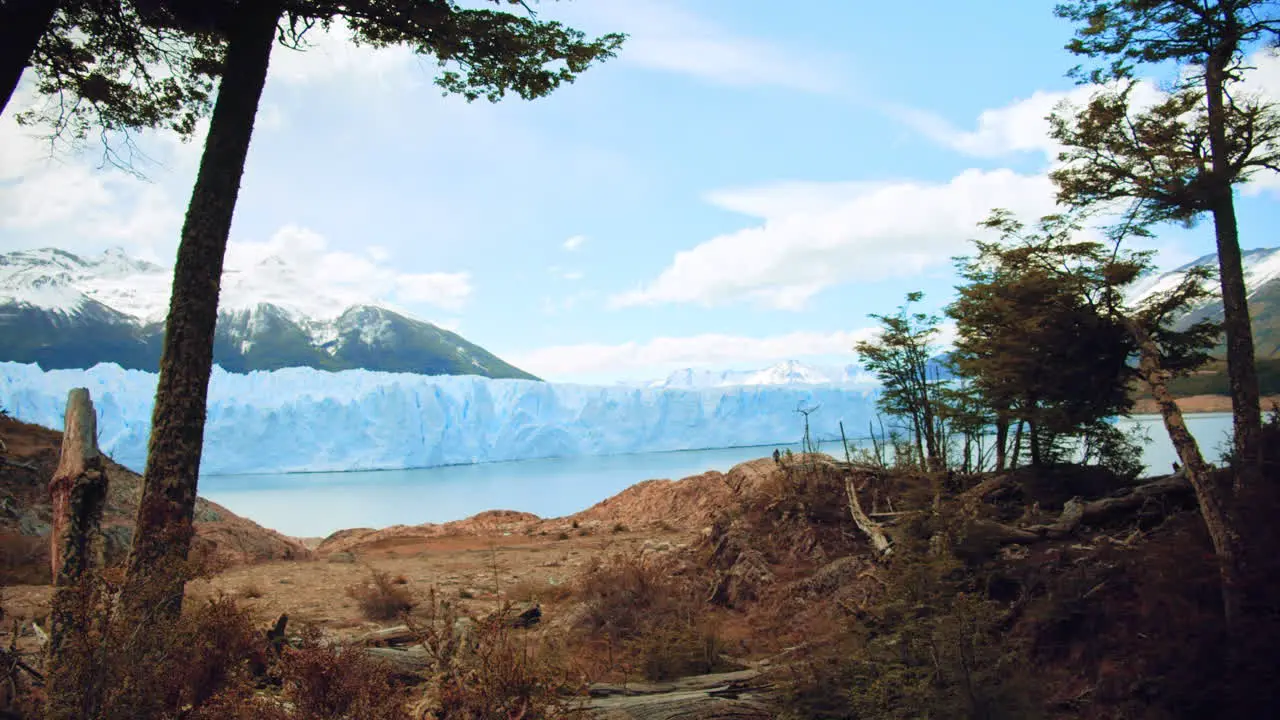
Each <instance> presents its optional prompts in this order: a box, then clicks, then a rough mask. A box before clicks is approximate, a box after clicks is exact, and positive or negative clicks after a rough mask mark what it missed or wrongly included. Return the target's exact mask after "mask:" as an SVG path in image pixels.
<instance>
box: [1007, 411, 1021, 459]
mask: <svg viewBox="0 0 1280 720" xmlns="http://www.w3.org/2000/svg"><path fill="white" fill-rule="evenodd" d="M1022 427H1023V421H1022V419H1021V418H1019V420H1018V427H1017V429H1016V430H1014V432H1013V452H1012V453H1010V454H1009V469H1010V470H1017V469H1018V463H1019V462H1020V461H1021V460H1022Z"/></svg>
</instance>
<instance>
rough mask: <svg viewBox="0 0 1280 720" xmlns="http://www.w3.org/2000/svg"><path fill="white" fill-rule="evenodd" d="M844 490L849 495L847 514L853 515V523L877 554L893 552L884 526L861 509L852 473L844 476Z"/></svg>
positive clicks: (883, 554) (885, 554) (886, 554)
mask: <svg viewBox="0 0 1280 720" xmlns="http://www.w3.org/2000/svg"><path fill="white" fill-rule="evenodd" d="M844 490H845V493H846V494H847V495H848V496H849V514H850V515H851V516H853V524H854V525H857V526H858V529H859V530H861V531H862V532H863V534H865V535H866V536H867V539H869V540H870V541H871V547H873V548H875V551H876V552H877V553H878V554H880V555H881V556H888V555H890V554H891V553H892V552H893V543H891V542H890V541H889V536H888V535H887V534H886V533H885V531H884V528H883V527H881V526H880V524H879V523H877V522H876V521H874V520H872V519H871V518H870V517H868V516H867V514H866V513H865V512H863V511H862V503H861V502H859V501H858V489H857V488H856V487H854V482H853V475H845V476H844Z"/></svg>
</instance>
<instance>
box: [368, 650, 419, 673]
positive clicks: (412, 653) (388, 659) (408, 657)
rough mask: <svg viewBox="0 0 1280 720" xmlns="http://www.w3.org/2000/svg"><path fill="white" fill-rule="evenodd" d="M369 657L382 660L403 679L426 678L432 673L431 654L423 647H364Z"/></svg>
mask: <svg viewBox="0 0 1280 720" xmlns="http://www.w3.org/2000/svg"><path fill="white" fill-rule="evenodd" d="M364 653H365V654H366V655H368V656H369V657H371V658H373V659H374V660H377V661H379V662H382V663H384V664H386V665H387V667H388V668H389V669H390V670H391V671H392V672H393V673H394V674H395V675H396V676H397V677H400V678H401V679H405V680H411V681H415V680H425V679H426V678H427V676H429V675H430V674H431V656H430V655H429V654H427V651H426V650H424V649H423V648H421V647H411V648H386V647H371V648H364Z"/></svg>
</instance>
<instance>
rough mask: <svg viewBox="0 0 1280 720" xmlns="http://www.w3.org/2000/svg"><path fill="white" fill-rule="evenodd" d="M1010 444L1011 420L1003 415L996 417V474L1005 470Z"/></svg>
mask: <svg viewBox="0 0 1280 720" xmlns="http://www.w3.org/2000/svg"><path fill="white" fill-rule="evenodd" d="M1008 444H1009V418H1008V417H1007V416H1005V415H1003V414H998V415H996V472H998V473H1002V472H1004V470H1005V465H1006V464H1007V461H1006V459H1005V452H1006V450H1007V446H1008Z"/></svg>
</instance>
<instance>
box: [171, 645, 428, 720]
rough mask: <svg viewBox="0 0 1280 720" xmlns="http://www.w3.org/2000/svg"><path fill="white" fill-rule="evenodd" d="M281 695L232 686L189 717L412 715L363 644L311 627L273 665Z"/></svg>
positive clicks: (387, 719)
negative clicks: (329, 641) (345, 642)
mask: <svg viewBox="0 0 1280 720" xmlns="http://www.w3.org/2000/svg"><path fill="white" fill-rule="evenodd" d="M272 675H273V676H274V678H275V679H276V680H277V681H278V682H279V684H280V692H279V695H278V696H275V697H273V696H265V695H261V694H256V693H254V692H253V691H252V687H251V686H249V685H247V684H240V685H235V686H228V687H227V688H225V689H224V690H223V691H222V692H221V693H219V694H218V695H215V696H213V697H211V698H210V699H209V700H208V701H206V702H204V703H201V704H200V705H199V706H197V707H195V708H193V710H192V711H191V712H189V713H186V714H184V715H183V717H185V718H188V719H189V720H409V714H408V712H407V711H406V709H405V701H406V697H405V694H404V692H403V691H402V690H399V689H397V688H396V687H395V686H394V685H393V684H392V679H391V678H392V673H391V671H390V670H389V669H388V668H386V667H385V666H384V665H383V664H381V663H379V662H377V661H375V660H373V659H371V658H370V657H369V656H368V655H366V654H365V653H364V652H362V650H361V649H359V648H340V647H330V646H325V645H322V644H321V643H320V640H319V636H318V634H316V633H314V632H309V633H308V634H307V635H306V636H305V637H304V640H303V643H302V647H301V648H298V649H293V648H286V649H285V651H284V653H283V654H282V655H281V657H280V659H279V661H278V662H277V663H276V664H275V666H274V667H273V669H272Z"/></svg>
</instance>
